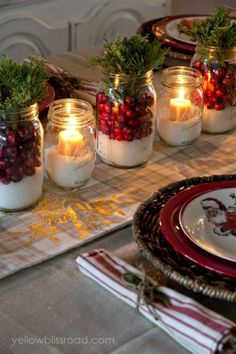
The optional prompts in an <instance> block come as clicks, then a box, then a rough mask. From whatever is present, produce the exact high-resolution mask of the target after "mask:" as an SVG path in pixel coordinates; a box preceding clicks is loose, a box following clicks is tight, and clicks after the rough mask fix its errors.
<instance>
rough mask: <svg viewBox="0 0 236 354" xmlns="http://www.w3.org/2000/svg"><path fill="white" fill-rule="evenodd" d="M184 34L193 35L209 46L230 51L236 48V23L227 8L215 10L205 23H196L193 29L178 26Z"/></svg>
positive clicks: (198, 40)
mask: <svg viewBox="0 0 236 354" xmlns="http://www.w3.org/2000/svg"><path fill="white" fill-rule="evenodd" d="M178 30H179V31H180V32H182V33H185V34H188V35H191V37H193V38H194V39H195V40H197V42H199V43H200V44H203V45H207V46H214V47H221V48H225V49H229V48H232V47H235V46H236V21H235V19H232V18H231V17H230V10H229V9H227V8H225V7H218V8H216V9H215V11H214V13H213V15H212V16H211V17H208V18H207V19H206V20H205V21H195V22H194V23H193V26H192V29H188V28H186V27H185V26H181V24H180V25H179V26H178Z"/></svg>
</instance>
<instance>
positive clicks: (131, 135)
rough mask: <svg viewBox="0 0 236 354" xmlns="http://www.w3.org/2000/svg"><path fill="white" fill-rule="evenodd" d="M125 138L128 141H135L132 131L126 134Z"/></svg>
mask: <svg viewBox="0 0 236 354" xmlns="http://www.w3.org/2000/svg"><path fill="white" fill-rule="evenodd" d="M124 140H126V141H133V140H134V136H133V134H132V133H130V134H124Z"/></svg>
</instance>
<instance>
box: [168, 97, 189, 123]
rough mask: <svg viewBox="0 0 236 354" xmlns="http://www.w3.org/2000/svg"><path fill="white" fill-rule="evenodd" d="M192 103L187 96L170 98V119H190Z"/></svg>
mask: <svg viewBox="0 0 236 354" xmlns="http://www.w3.org/2000/svg"><path fill="white" fill-rule="evenodd" d="M191 110H192V105H191V102H190V100H188V99H186V98H171V99H170V120H173V121H183V120H187V119H189V115H190V114H191Z"/></svg>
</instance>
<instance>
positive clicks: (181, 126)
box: [158, 115, 201, 146]
mask: <svg viewBox="0 0 236 354" xmlns="http://www.w3.org/2000/svg"><path fill="white" fill-rule="evenodd" d="M158 132H159V135H160V137H161V138H162V139H163V140H164V141H165V142H166V143H167V144H169V145H173V146H184V145H188V144H190V143H192V142H193V141H194V140H196V139H197V138H198V137H199V135H200V133H201V115H196V116H194V117H193V118H191V119H188V120H184V121H172V120H170V119H169V115H166V116H162V117H160V118H159V122H158Z"/></svg>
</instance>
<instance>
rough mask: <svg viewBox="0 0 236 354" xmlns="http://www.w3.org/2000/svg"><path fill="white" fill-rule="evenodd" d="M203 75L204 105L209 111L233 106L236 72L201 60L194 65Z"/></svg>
mask: <svg viewBox="0 0 236 354" xmlns="http://www.w3.org/2000/svg"><path fill="white" fill-rule="evenodd" d="M192 66H193V68H194V69H198V70H199V71H200V72H201V74H202V78H203V80H202V89H203V93H204V104H205V105H206V106H207V108H208V109H212V108H214V109H216V110H219V111H220V110H223V109H225V106H226V105H227V104H233V103H232V102H233V95H232V94H233V93H234V83H235V79H236V77H235V70H231V69H230V67H227V66H226V67H221V66H215V65H212V66H209V65H206V64H205V63H203V62H202V61H200V60H196V61H195V62H194V63H193V64H192Z"/></svg>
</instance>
